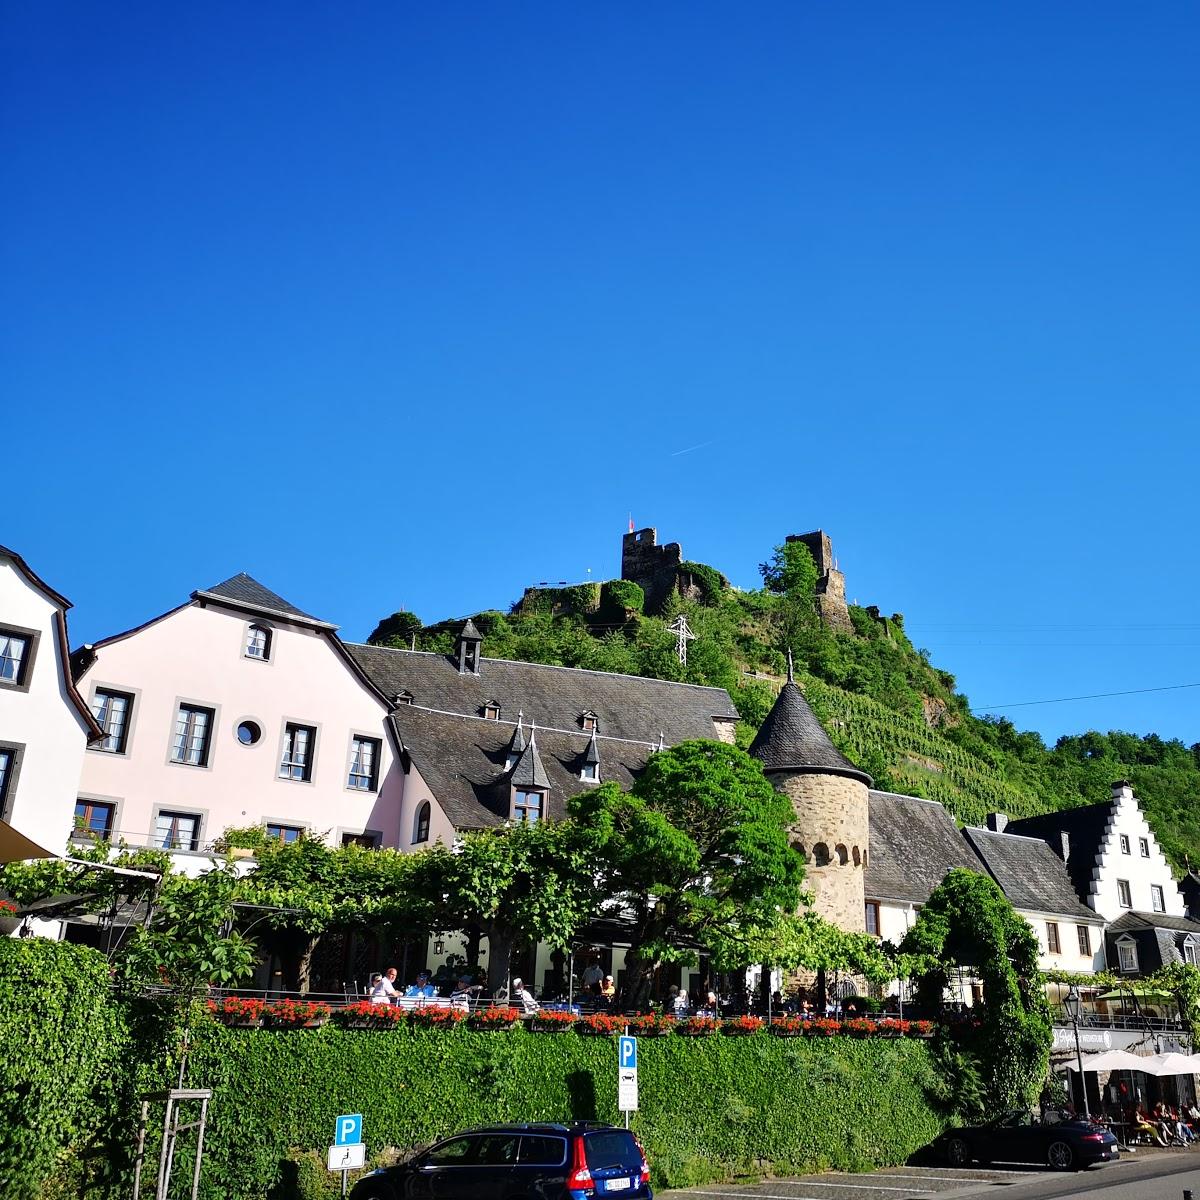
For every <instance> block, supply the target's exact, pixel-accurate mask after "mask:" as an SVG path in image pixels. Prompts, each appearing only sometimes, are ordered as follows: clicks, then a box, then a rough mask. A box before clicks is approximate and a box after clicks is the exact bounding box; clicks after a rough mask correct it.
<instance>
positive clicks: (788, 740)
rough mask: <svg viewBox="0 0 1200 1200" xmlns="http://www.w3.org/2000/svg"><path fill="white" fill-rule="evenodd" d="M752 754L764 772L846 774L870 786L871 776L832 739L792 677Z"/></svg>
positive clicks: (768, 716)
mask: <svg viewBox="0 0 1200 1200" xmlns="http://www.w3.org/2000/svg"><path fill="white" fill-rule="evenodd" d="M750 753H751V754H752V755H753V756H754V757H755V758H757V759H759V760H760V761H761V762H762V765H763V770H764V771H797V772H802V773H807V774H810V775H844V776H846V777H847V778H849V779H857V780H859V781H860V782H861V783H865V784H866V785H867V787H870V786H871V777H870V775H868V774H867V773H866V772H865V771H860V770H859V769H858V767H856V766H855V765H854V764H853V763H852V762H851V761H850V760H849V759H848V758H846V757H845V756H844V755H843V754H842V753H841V752H840V751H839V750H838V749H837V747H836V746H834V744H833V743H832V742H831V741H830V740H829V735H828V734H827V733H826V732H825V730H824V728H823V727H822V725H821V722H820V721H818V720H817V715H816V713H814V712H813V710H812V709H811V708H810V707H809V704H808V701H807V700H805V698H804V693H803V692H802V691H801V690H800V688H799V686H798V685H797V684H796V683H795V681H794V680H793V679H791V678H790V677H789V678H788V681H787V682H786V683H785V684H784V685H783V688H782V689H781V690H780V693H779V696H778V697H777V698H776V700H775V705H774V707H773V708H772V709H771V711H770V713H768V714H767V719H766V720H765V721H764V722H763V724H762V728H761V729H759V731H758V734H757V735H756V736H755V738H754V741H753V742H751V743H750Z"/></svg>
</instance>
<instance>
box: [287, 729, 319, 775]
mask: <svg viewBox="0 0 1200 1200" xmlns="http://www.w3.org/2000/svg"><path fill="white" fill-rule="evenodd" d="M316 743H317V731H316V730H315V729H314V728H313V727H312V726H311V725H293V724H292V723H291V722H290V721H289V722H288V724H287V725H285V726H284V730H283V757H282V758H281V759H280V762H279V778H280V779H295V780H297V781H298V782H300V783H308V782H310V781H311V780H312V767H313V754H314V752H315V750H316Z"/></svg>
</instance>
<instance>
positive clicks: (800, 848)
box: [792, 842, 808, 862]
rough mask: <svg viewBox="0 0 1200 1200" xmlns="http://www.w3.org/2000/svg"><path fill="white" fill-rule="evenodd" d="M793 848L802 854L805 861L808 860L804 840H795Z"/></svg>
mask: <svg viewBox="0 0 1200 1200" xmlns="http://www.w3.org/2000/svg"><path fill="white" fill-rule="evenodd" d="M792 849H793V850H795V852H796V853H797V854H798V855H800V857H801V858H802V859H804V861H805V862H808V851H807V850H805V848H804V843H803V842H793V843H792Z"/></svg>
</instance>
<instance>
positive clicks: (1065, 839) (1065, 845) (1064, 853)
mask: <svg viewBox="0 0 1200 1200" xmlns="http://www.w3.org/2000/svg"><path fill="white" fill-rule="evenodd" d="M1058 836H1059V838H1060V839H1061V840H1060V842H1059V844H1058V845H1057V846H1052V847H1051V849H1052V850H1054V851H1055V852H1056V853H1057V854H1058V856H1059V857H1060V858H1061V859H1062V860H1063V862H1070V861H1071V835H1070V834H1069V833H1068V832H1067V831H1066V830H1065V829H1064V830H1063V831H1062V832H1061V833H1060V834H1059V835H1058Z"/></svg>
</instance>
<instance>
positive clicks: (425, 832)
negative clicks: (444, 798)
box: [412, 800, 433, 846]
mask: <svg viewBox="0 0 1200 1200" xmlns="http://www.w3.org/2000/svg"><path fill="white" fill-rule="evenodd" d="M432 813H433V806H432V805H431V804H430V803H429V801H428V800H426V801H425V802H424V803H423V804H421V805H420V806H419V807H418V808H417V815H416V816H415V817H414V818H413V839H412V840H413V845H414V846H415V845H416V844H417V843H418V842H427V841H429V818H430V816H431V815H432Z"/></svg>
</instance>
